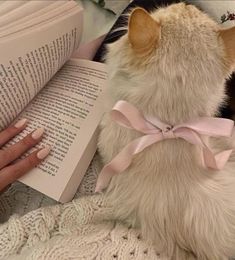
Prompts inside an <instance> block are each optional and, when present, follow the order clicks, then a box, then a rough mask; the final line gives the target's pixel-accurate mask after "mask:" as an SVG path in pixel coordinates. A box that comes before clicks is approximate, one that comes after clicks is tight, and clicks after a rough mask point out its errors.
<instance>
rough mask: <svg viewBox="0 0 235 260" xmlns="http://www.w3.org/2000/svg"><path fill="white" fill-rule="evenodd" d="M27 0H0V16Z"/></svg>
mask: <svg viewBox="0 0 235 260" xmlns="http://www.w3.org/2000/svg"><path fill="white" fill-rule="evenodd" d="M27 2H28V0H22V1H19V0H18V1H13V0H12V1H9V0H6V1H3V2H1V5H0V6H1V8H0V16H3V15H5V14H7V13H10V12H11V11H12V10H15V9H16V8H18V7H20V6H22V5H24V4H26V3H27Z"/></svg>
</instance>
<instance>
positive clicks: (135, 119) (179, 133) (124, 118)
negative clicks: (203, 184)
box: [95, 100, 234, 192]
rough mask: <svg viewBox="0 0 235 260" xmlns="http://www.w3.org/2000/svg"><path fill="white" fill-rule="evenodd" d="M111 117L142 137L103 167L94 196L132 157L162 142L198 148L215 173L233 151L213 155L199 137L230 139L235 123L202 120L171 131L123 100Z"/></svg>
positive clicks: (170, 127)
mask: <svg viewBox="0 0 235 260" xmlns="http://www.w3.org/2000/svg"><path fill="white" fill-rule="evenodd" d="M111 117H112V119H113V120H114V121H116V122H117V123H118V124H119V125H121V126H124V127H126V128H130V129H134V130H137V131H138V132H141V133H143V134H145V135H144V136H142V137H139V138H137V139H135V140H133V141H131V143H130V144H128V145H127V146H125V147H124V148H123V150H122V151H121V152H120V153H118V154H117V155H116V156H115V157H114V159H113V160H112V161H111V162H110V163H109V164H107V165H105V166H104V168H103V169H102V170H101V172H100V174H99V177H98V180H97V184H96V190H95V191H96V192H98V191H101V190H102V189H104V188H106V187H107V186H108V184H109V182H110V180H111V178H112V177H113V176H114V175H116V174H119V173H121V172H123V171H125V170H126V169H127V168H128V167H129V166H130V164H131V162H132V158H133V156H134V155H136V154H138V153H140V152H142V151H143V150H144V149H146V148H147V147H149V146H150V145H153V144H155V143H157V142H160V141H162V140H164V139H173V138H182V139H184V140H185V141H187V142H189V143H191V144H193V145H197V146H199V147H201V149H202V155H203V164H204V166H205V167H207V168H211V169H214V170H221V169H222V168H223V167H224V165H225V164H226V162H227V161H228V159H229V157H230V155H231V153H232V150H226V151H222V152H220V153H218V154H216V155H214V154H213V153H212V151H211V150H210V149H209V147H207V145H206V144H205V143H204V142H203V140H202V138H201V137H200V135H208V136H213V137H218V136H227V137H229V136H231V135H232V131H233V127H234V122H233V121H232V120H229V119H224V118H210V117H202V118H197V119H195V120H193V121H190V122H188V123H185V124H181V125H177V126H174V127H173V126H171V125H168V124H165V123H163V122H161V121H160V120H159V119H158V118H151V117H147V119H146V118H145V117H144V116H143V115H142V114H141V113H140V112H139V111H138V109H136V108H135V107H134V106H133V105H131V104H129V103H128V102H126V101H123V100H121V101H118V102H117V103H116V105H115V106H114V108H113V109H112V111H111Z"/></svg>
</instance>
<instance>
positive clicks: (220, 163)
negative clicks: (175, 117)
mask: <svg viewBox="0 0 235 260" xmlns="http://www.w3.org/2000/svg"><path fill="white" fill-rule="evenodd" d="M176 135H177V136H178V137H181V138H183V139H185V140H186V141H188V142H189V143H191V144H195V145H199V146H200V147H201V148H202V154H203V158H202V159H203V160H202V162H203V164H204V167H205V168H211V169H213V170H221V169H223V167H224V166H225V164H226V162H227V161H228V159H229V157H230V155H231V153H232V151H233V150H225V151H222V152H220V153H218V154H216V155H214V154H213V153H212V151H211V150H210V149H209V147H208V146H207V145H206V144H205V143H204V142H203V140H202V139H201V137H200V136H199V135H198V133H197V132H194V131H193V130H190V129H188V130H186V128H181V129H177V130H176Z"/></svg>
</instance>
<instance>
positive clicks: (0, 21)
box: [0, 0, 55, 28]
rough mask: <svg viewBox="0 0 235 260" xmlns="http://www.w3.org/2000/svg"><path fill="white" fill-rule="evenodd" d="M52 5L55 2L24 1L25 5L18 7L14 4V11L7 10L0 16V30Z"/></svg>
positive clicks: (0, 8)
mask: <svg viewBox="0 0 235 260" xmlns="http://www.w3.org/2000/svg"><path fill="white" fill-rule="evenodd" d="M9 2H11V1H9ZM18 2H21V1H18ZM52 3H55V1H50V0H48V1H42V0H41V1H26V3H24V4H22V5H19V6H18V4H16V5H14V9H12V10H8V12H5V13H4V14H2V15H1V16H0V28H1V27H3V26H5V25H9V24H11V23H12V22H14V21H17V20H19V19H21V18H23V17H25V16H28V15H30V14H33V13H35V12H37V11H38V10H40V9H43V8H45V7H47V6H49V5H51V4H52ZM2 7H3V6H1V7H0V10H2Z"/></svg>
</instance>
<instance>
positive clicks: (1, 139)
mask: <svg viewBox="0 0 235 260" xmlns="http://www.w3.org/2000/svg"><path fill="white" fill-rule="evenodd" d="M26 125H27V119H26V118H23V119H21V120H20V121H18V122H17V123H16V124H15V125H13V126H9V127H8V128H7V129H5V130H3V131H2V132H1V133H0V147H1V146H3V145H4V144H6V143H7V142H8V141H10V140H11V139H12V138H13V137H14V136H16V135H17V134H19V133H20V132H21V131H22V130H23V129H24V128H25V127H26Z"/></svg>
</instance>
